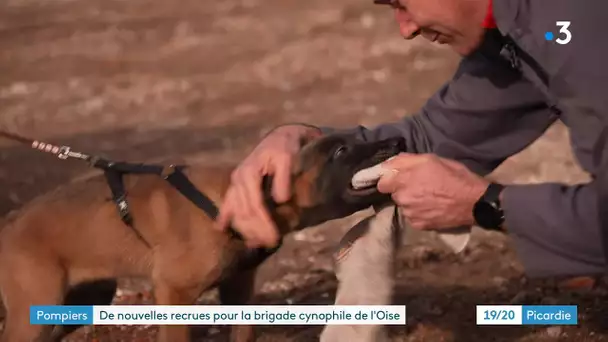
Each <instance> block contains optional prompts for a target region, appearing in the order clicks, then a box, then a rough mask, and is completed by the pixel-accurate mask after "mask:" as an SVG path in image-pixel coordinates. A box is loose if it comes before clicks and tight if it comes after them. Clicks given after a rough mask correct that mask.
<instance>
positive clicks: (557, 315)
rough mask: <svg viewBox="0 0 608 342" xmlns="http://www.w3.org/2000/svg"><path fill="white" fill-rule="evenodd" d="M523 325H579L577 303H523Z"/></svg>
mask: <svg viewBox="0 0 608 342" xmlns="http://www.w3.org/2000/svg"><path fill="white" fill-rule="evenodd" d="M522 324H523V325H577V324H578V308H577V306H576V305H523V306H522Z"/></svg>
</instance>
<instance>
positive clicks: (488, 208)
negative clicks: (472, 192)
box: [473, 183, 505, 230]
mask: <svg viewBox="0 0 608 342" xmlns="http://www.w3.org/2000/svg"><path fill="white" fill-rule="evenodd" d="M504 188H505V187H504V185H501V184H498V183H490V185H489V186H488V188H487V189H486V191H485V193H484V194H483V195H482V196H481V198H480V199H479V200H478V201H477V203H475V206H474V207H473V218H475V222H476V223H477V225H478V226H480V227H481V228H484V229H488V230H503V223H504V221H505V216H504V212H503V209H502V206H501V205H500V198H499V196H500V193H501V192H502V190H503V189H504Z"/></svg>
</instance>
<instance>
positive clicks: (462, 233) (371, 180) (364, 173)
mask: <svg viewBox="0 0 608 342" xmlns="http://www.w3.org/2000/svg"><path fill="white" fill-rule="evenodd" d="M391 172H393V171H391V170H388V169H386V168H383V167H382V165H381V164H377V165H375V166H372V167H369V168H367V169H363V170H361V171H359V172H357V173H355V175H354V176H353V178H352V180H351V185H352V187H353V188H354V189H362V188H366V187H369V186H373V185H375V184H377V183H378V180H379V179H380V177H382V176H383V175H385V174H387V173H391ZM400 221H401V220H400ZM403 228H404V229H407V227H403ZM436 233H437V235H438V236H439V238H440V239H441V241H443V243H445V244H446V245H447V246H448V247H449V248H450V249H451V250H452V251H454V253H460V252H462V251H463V250H464V248H465V247H466V246H467V244H468V243H469V240H470V239H471V227H459V228H452V229H448V230H441V231H440V232H439V231H437V232H436Z"/></svg>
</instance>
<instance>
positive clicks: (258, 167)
mask: <svg viewBox="0 0 608 342" xmlns="http://www.w3.org/2000/svg"><path fill="white" fill-rule="evenodd" d="M320 134H321V132H320V131H319V130H318V129H315V128H313V127H308V126H304V125H291V126H282V127H279V128H277V129H275V130H274V131H272V132H271V133H270V134H268V135H267V136H266V137H265V138H264V139H263V140H262V141H261V142H260V144H259V145H258V146H256V148H255V149H254V150H253V152H251V154H249V156H247V158H245V160H244V161H243V162H242V163H241V164H240V165H239V166H238V167H237V168H236V169H235V171H234V172H233V173H232V176H231V177H232V178H231V181H232V182H231V185H230V187H229V188H228V191H227V192H226V196H225V198H224V201H223V203H222V205H221V207H220V213H219V215H218V218H217V221H216V227H217V228H218V229H226V228H227V227H229V226H231V227H232V228H234V229H235V230H236V231H238V232H239V233H240V234H241V235H242V236H243V238H244V239H245V241H246V243H247V245H248V246H249V247H251V248H254V247H260V246H266V247H274V246H276V244H277V243H278V242H279V236H278V231H277V227H276V226H275V224H274V222H273V221H272V219H271V217H270V214H269V213H268V211H267V209H266V207H265V203H264V196H263V194H262V179H263V177H264V176H265V175H273V176H274V179H273V184H272V192H273V193H272V195H273V198H274V200H275V201H276V202H277V203H282V202H285V201H287V200H289V198H290V197H291V191H290V189H291V184H290V180H291V164H292V159H293V156H294V155H295V154H296V153H297V152H298V151H299V150H300V140H301V138H303V137H311V138H312V137H314V136H317V135H320Z"/></svg>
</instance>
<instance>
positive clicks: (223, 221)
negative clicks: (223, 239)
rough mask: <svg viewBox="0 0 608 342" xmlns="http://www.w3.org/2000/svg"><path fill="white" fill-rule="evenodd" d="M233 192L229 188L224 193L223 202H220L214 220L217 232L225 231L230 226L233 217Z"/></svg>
mask: <svg viewBox="0 0 608 342" xmlns="http://www.w3.org/2000/svg"><path fill="white" fill-rule="evenodd" d="M233 204H234V190H233V189H232V188H229V189H228V191H227V192H226V196H225V198H224V201H223V202H222V204H221V206H220V208H219V213H218V215H217V218H216V219H215V225H214V226H215V228H216V229H218V230H225V229H227V228H228V226H229V225H230V220H231V219H232V215H233V213H234V212H233V208H234V205H233Z"/></svg>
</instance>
